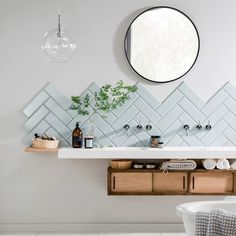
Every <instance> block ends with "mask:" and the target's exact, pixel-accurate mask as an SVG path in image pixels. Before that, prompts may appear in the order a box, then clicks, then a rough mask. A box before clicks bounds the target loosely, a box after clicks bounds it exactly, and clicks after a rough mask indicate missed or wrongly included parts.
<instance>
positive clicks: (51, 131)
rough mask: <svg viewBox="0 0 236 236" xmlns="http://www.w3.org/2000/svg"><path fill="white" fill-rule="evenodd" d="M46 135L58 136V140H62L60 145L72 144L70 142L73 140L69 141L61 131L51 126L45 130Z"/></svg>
mask: <svg viewBox="0 0 236 236" xmlns="http://www.w3.org/2000/svg"><path fill="white" fill-rule="evenodd" d="M45 134H46V135H48V136H49V137H52V136H54V137H56V138H57V140H60V142H59V147H68V146H70V143H71V142H69V143H68V142H67V141H66V140H65V139H64V138H63V137H62V136H61V135H60V134H59V133H57V131H56V130H55V129H53V128H49V129H48V130H47V131H46V132H45Z"/></svg>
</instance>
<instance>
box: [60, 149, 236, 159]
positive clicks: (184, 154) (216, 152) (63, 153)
mask: <svg viewBox="0 0 236 236" xmlns="http://www.w3.org/2000/svg"><path fill="white" fill-rule="evenodd" d="M58 158H65V159H116V158H119V159H148V158H149V159H171V158H172V159H173V158H175V159H176V158H178V159H182V158H186V159H206V158H227V159H236V147H164V148H147V147H105V148H93V149H75V148H60V149H59V150H58Z"/></svg>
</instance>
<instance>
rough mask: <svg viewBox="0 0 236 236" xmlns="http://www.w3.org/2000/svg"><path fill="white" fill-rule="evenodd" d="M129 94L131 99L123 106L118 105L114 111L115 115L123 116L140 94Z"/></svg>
mask: <svg viewBox="0 0 236 236" xmlns="http://www.w3.org/2000/svg"><path fill="white" fill-rule="evenodd" d="M129 96H130V99H129V100H128V101H126V102H125V103H124V104H123V105H122V106H121V107H118V108H117V109H116V110H114V111H113V113H114V115H115V116H117V117H119V116H121V115H122V114H123V113H124V112H125V111H126V110H127V109H128V108H129V107H130V106H131V105H132V104H133V103H134V102H135V100H136V99H137V98H138V95H137V94H136V93H131V94H130V95H129Z"/></svg>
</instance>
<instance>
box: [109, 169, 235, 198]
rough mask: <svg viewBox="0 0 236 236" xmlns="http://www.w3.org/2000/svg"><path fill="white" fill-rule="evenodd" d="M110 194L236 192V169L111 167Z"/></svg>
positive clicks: (220, 193)
mask: <svg viewBox="0 0 236 236" xmlns="http://www.w3.org/2000/svg"><path fill="white" fill-rule="evenodd" d="M108 194H109V195H200V194H201V195H203V194H204V195H216V194H217V195H236V171H234V170H224V171H221V170H194V171H169V172H168V173H163V171H160V170H147V169H142V170H136V169H129V170H122V171H121V170H113V169H111V168H108Z"/></svg>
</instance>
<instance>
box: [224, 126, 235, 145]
mask: <svg viewBox="0 0 236 236" xmlns="http://www.w3.org/2000/svg"><path fill="white" fill-rule="evenodd" d="M224 135H225V137H226V138H227V139H228V140H229V141H230V142H231V143H232V144H234V145H235V146H236V131H235V130H233V129H232V128H231V127H228V128H227V129H226V130H225V131H224Z"/></svg>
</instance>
